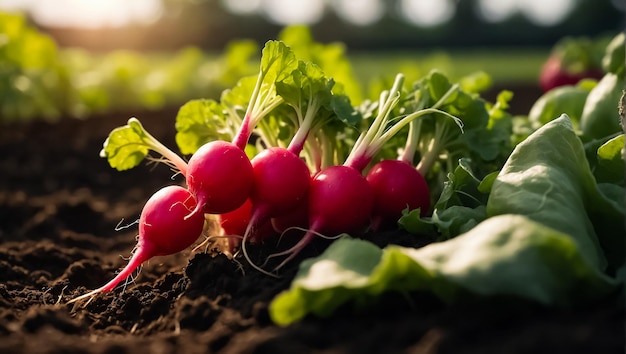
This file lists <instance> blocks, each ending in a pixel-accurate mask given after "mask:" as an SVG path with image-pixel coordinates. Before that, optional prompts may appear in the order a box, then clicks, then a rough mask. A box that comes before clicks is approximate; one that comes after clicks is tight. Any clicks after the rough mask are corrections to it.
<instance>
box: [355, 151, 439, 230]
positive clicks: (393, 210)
mask: <svg viewBox="0 0 626 354" xmlns="http://www.w3.org/2000/svg"><path fill="white" fill-rule="evenodd" d="M366 179H367V182H368V183H369V184H370V186H372V190H373V192H374V211H373V213H372V228H373V229H375V230H376V229H379V228H380V227H384V226H387V225H395V223H396V222H397V221H398V219H400V217H401V216H402V211H403V210H405V209H407V208H408V209H409V210H414V209H418V208H419V209H420V214H421V215H422V216H423V215H425V213H426V212H427V211H428V209H429V208H430V191H429V189H428V184H427V183H426V180H425V179H424V177H423V176H422V175H421V174H420V173H419V172H418V171H417V170H416V169H415V167H413V166H411V165H410V164H409V163H407V162H405V161H402V160H383V161H380V162H379V163H377V164H376V165H374V166H373V167H372V168H371V169H370V171H369V172H368V174H367V177H366Z"/></svg>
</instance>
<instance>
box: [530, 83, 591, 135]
mask: <svg viewBox="0 0 626 354" xmlns="http://www.w3.org/2000/svg"><path fill="white" fill-rule="evenodd" d="M589 91H591V88H589V87H587V86H585V85H580V86H578V85H577V86H559V87H555V88H554V89H552V90H550V91H548V92H546V93H545V94H543V95H542V96H541V97H539V99H537V101H535V103H534V104H533V106H532V107H531V108H530V112H529V113H528V120H529V121H530V122H531V124H532V126H533V127H534V128H535V129H538V128H539V127H541V126H542V125H544V124H546V123H548V122H549V121H551V120H553V119H556V118H558V117H560V116H561V114H563V113H565V114H567V115H568V116H569V117H570V118H571V119H572V121H573V122H574V123H575V124H578V122H579V120H580V116H581V115H582V113H583V108H584V107H585V100H586V99H587V96H588V95H589Z"/></svg>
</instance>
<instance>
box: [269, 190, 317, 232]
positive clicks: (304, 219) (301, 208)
mask: <svg viewBox="0 0 626 354" xmlns="http://www.w3.org/2000/svg"><path fill="white" fill-rule="evenodd" d="M271 223H272V228H273V229H274V231H276V232H277V233H279V234H282V233H283V232H285V231H286V230H287V229H289V228H291V227H299V228H307V227H308V226H309V206H308V199H307V200H303V201H302V202H301V203H300V204H298V205H297V206H296V207H294V208H293V209H292V210H290V211H288V212H286V213H282V214H280V215H278V216H275V217H273V218H272V220H271Z"/></svg>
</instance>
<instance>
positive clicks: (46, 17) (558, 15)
mask: <svg viewBox="0 0 626 354" xmlns="http://www.w3.org/2000/svg"><path fill="white" fill-rule="evenodd" d="M161 1H162V0H54V1H52V0H0V10H18V11H29V12H30V14H31V16H32V18H33V19H34V21H36V22H37V23H40V24H41V25H45V26H51V27H58V26H67V27H79V28H98V27H119V26H124V25H126V24H128V23H131V22H134V23H146V24H148V23H151V22H153V21H155V20H157V19H158V18H159V16H160V15H161V14H162V11H163V9H162V2H161ZM456 1H457V0H398V1H397V4H398V5H397V6H398V9H396V12H397V13H398V14H400V15H401V17H402V18H403V19H404V20H406V21H408V22H410V23H412V24H414V25H416V26H420V27H431V26H436V25H439V24H442V23H445V22H446V21H448V20H449V19H450V18H452V17H453V16H454V13H455V10H456V6H455V3H456ZM474 1H476V5H477V10H478V13H479V14H480V16H481V17H482V18H483V19H484V20H485V21H487V22H494V23H495V22H500V21H505V20H507V19H508V18H510V17H511V16H513V15H515V14H518V13H519V14H522V15H524V16H526V17H527V18H528V19H529V20H530V21H531V22H533V23H535V24H537V25H541V26H551V25H555V24H558V23H559V22H560V21H562V20H563V19H564V18H566V17H567V15H568V14H569V13H570V12H571V11H572V10H573V9H574V7H575V6H576V2H577V0H474ZM612 1H614V0H612ZM385 2H386V0H221V3H222V5H223V6H225V7H227V8H229V10H230V11H232V12H233V13H239V14H260V15H262V16H264V17H266V18H267V19H268V20H270V21H272V22H273V23H276V24H280V25H287V24H295V23H298V24H314V23H316V22H317V21H319V20H320V18H321V17H322V16H323V14H324V12H325V11H327V10H332V11H335V12H336V13H337V15H339V16H340V17H341V18H343V19H345V20H346V21H349V22H351V23H353V24H355V25H360V26H366V25H369V24H372V23H375V22H376V21H378V20H379V19H380V18H381V17H382V16H383V14H384V3H385Z"/></svg>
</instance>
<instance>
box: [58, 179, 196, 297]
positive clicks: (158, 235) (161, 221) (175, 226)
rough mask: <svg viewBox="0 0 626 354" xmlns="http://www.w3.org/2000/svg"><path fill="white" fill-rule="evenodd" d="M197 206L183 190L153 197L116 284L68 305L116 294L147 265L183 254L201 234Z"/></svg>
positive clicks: (172, 188)
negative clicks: (130, 255)
mask: <svg viewBox="0 0 626 354" xmlns="http://www.w3.org/2000/svg"><path fill="white" fill-rule="evenodd" d="M195 206H196V202H195V200H194V198H193V197H192V195H191V194H190V193H189V191H188V190H187V189H185V188H183V187H180V186H167V187H164V188H162V189H160V190H159V191H157V192H156V193H154V195H152V197H150V199H148V201H147V202H146V204H145V206H144V207H143V210H142V211H141V216H140V217H139V236H138V238H137V246H136V247H135V249H134V252H133V256H132V257H131V259H130V261H128V264H127V265H126V267H125V268H124V269H123V270H122V271H121V272H120V273H119V274H118V275H117V276H116V277H115V278H113V280H111V281H110V282H108V283H107V284H105V285H104V286H102V287H100V288H98V289H96V290H93V291H91V292H89V293H87V294H84V295H81V296H78V297H76V298H74V299H72V300H70V301H69V302H68V303H72V302H76V301H79V300H82V299H85V298H90V297H93V296H94V295H96V294H99V293H103V292H109V291H111V290H113V289H114V288H115V287H116V286H117V285H118V284H119V283H120V282H121V281H123V280H125V279H126V278H127V277H128V276H129V275H130V274H131V273H132V272H134V271H135V269H137V268H138V267H140V266H141V264H143V263H144V262H145V261H147V260H149V259H151V258H152V257H155V256H165V255H170V254H174V253H177V252H180V251H182V250H184V249H185V248H187V247H189V246H190V245H191V244H193V243H194V242H195V241H196V240H197V239H198V237H199V236H200V235H201V234H202V230H203V228H204V221H205V219H204V214H193V215H192V216H191V217H187V215H188V214H189V211H190V210H192V209H194V207H195Z"/></svg>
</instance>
